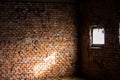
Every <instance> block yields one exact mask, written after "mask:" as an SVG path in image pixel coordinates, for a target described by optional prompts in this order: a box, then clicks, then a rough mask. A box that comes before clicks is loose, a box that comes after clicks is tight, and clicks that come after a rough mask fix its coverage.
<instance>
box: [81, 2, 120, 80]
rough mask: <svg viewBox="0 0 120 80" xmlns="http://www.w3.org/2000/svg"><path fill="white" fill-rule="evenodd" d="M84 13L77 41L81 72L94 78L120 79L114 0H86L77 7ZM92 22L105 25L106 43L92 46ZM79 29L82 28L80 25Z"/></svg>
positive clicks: (119, 49)
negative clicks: (96, 47) (79, 36)
mask: <svg viewBox="0 0 120 80" xmlns="http://www.w3.org/2000/svg"><path fill="white" fill-rule="evenodd" d="M79 8H80V9H79V11H80V12H79V13H81V14H83V19H82V20H83V22H82V26H83V27H82V30H79V31H80V32H81V35H82V37H81V39H80V42H81V43H82V44H81V46H82V48H80V49H81V52H82V61H83V62H82V68H83V69H82V71H83V73H84V74H85V75H87V76H88V77H92V78H94V79H95V80H119V79H120V77H119V74H120V48H119V46H120V45H119V39H118V34H119V33H118V31H119V28H118V23H119V22H118V20H117V19H118V17H119V16H118V15H116V14H117V9H116V4H115V1H114V0H89V1H88V2H85V3H84V4H82V5H80V6H79ZM92 25H102V26H103V27H104V28H105V45H104V46H103V47H102V48H101V49H95V48H91V47H90V46H89V44H90V36H89V33H90V32H89V31H90V27H91V26H92ZM80 29H81V28H80Z"/></svg>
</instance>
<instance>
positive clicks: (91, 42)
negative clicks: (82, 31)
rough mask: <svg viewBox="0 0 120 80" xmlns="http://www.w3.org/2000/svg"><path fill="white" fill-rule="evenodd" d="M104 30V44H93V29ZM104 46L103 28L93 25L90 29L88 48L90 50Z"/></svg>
mask: <svg viewBox="0 0 120 80" xmlns="http://www.w3.org/2000/svg"><path fill="white" fill-rule="evenodd" d="M95 28H96V29H97V28H98V29H102V28H103V29H104V44H93V29H95ZM104 45H105V28H104V27H102V26H100V25H93V26H91V28H90V47H92V48H101V47H103V46H104Z"/></svg>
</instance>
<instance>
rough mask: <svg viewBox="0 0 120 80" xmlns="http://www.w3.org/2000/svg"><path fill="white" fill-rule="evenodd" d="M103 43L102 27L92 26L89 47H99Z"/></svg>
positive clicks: (103, 33) (103, 32)
mask: <svg viewBox="0 0 120 80" xmlns="http://www.w3.org/2000/svg"><path fill="white" fill-rule="evenodd" d="M104 44H105V31H104V28H102V27H98V26H93V27H92V28H91V47H101V46H102V45H104Z"/></svg>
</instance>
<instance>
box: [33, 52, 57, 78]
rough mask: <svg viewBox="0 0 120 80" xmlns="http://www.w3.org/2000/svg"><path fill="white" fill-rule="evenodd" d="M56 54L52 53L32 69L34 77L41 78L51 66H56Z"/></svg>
mask: <svg viewBox="0 0 120 80" xmlns="http://www.w3.org/2000/svg"><path fill="white" fill-rule="evenodd" d="M55 60H56V53H52V54H51V55H50V56H48V57H46V58H44V59H43V61H42V62H40V63H37V64H36V65H35V66H34V67H33V71H34V75H35V76H36V77H38V76H39V77H40V75H41V76H42V74H43V73H45V72H46V71H47V70H48V69H50V68H51V67H52V66H54V65H55V64H56V61H55Z"/></svg>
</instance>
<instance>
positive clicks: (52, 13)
mask: <svg viewBox="0 0 120 80" xmlns="http://www.w3.org/2000/svg"><path fill="white" fill-rule="evenodd" d="M74 15H75V14H74V9H73V5H70V4H64V3H30V2H25V3H24V2H0V79H1V80H26V79H27V80H36V79H40V80H42V79H43V80H46V78H49V77H56V76H68V75H71V74H72V73H73V71H74V69H73V68H74V66H75V64H74V63H75V60H76V50H77V48H76V41H77V37H76V34H77V33H76V28H75V24H74Z"/></svg>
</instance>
